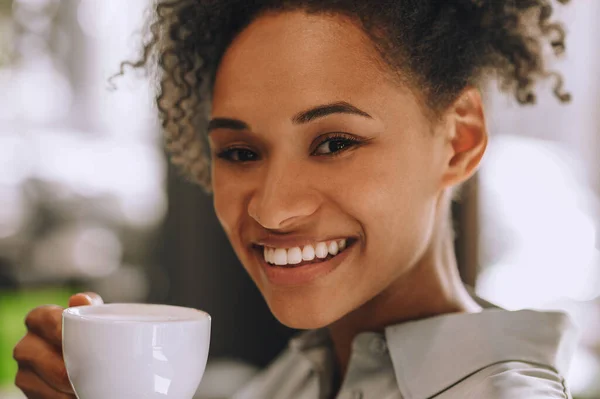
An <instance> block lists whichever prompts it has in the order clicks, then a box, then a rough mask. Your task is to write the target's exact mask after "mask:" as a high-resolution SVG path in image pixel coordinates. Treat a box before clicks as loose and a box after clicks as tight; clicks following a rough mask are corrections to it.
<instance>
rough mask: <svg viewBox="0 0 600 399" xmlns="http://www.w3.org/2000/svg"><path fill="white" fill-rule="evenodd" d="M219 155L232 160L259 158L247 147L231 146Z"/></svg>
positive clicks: (243, 160) (242, 160) (244, 160)
mask: <svg viewBox="0 0 600 399" xmlns="http://www.w3.org/2000/svg"><path fill="white" fill-rule="evenodd" d="M217 156H218V157H219V158H222V159H225V160H226V161H230V162H250V161H256V160H257V159H258V155H257V154H256V153H254V152H252V151H250V150H248V149H247V148H229V149H227V150H225V151H221V152H220V153H219V154H218V155H217Z"/></svg>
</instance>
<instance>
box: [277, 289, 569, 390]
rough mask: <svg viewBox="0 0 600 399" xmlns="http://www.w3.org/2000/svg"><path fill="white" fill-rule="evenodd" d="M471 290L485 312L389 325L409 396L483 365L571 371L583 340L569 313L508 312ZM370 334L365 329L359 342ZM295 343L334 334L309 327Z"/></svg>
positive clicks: (303, 347) (324, 340)
mask: <svg viewBox="0 0 600 399" xmlns="http://www.w3.org/2000/svg"><path fill="white" fill-rule="evenodd" d="M471 295H472V296H473V298H474V299H475V300H476V301H477V302H478V303H479V304H480V305H481V306H482V307H483V308H484V310H483V311H482V312H480V313H453V314H445V315H440V316H435V317H431V318H427V319H421V320H416V321H411V322H404V323H400V324H397V325H392V326H389V327H387V328H386V329H385V338H386V341H387V347H388V349H389V353H390V357H391V359H392V364H393V367H394V373H395V375H396V380H397V382H398V387H399V389H400V391H401V393H402V395H403V396H402V397H403V398H404V399H427V398H431V397H433V396H435V395H437V394H439V393H440V392H442V391H444V390H446V389H448V388H450V387H451V386H452V385H454V384H456V383H457V382H459V381H461V380H463V379H464V378H466V377H468V376H469V375H471V374H474V373H476V372H477V371H479V370H482V369H484V368H486V367H488V366H490V365H493V364H495V363H501V362H507V361H522V362H528V363H533V364H539V365H543V366H546V367H551V368H553V369H555V370H556V371H557V372H558V373H559V374H561V375H566V374H567V372H568V366H569V364H570V361H571V357H572V355H573V352H574V351H575V346H576V342H577V339H576V338H577V330H576V328H575V325H574V324H573V322H572V319H571V318H570V317H569V316H568V315H566V314H564V313H560V312H538V311H534V310H520V311H508V310H504V309H501V308H499V307H497V306H495V305H493V304H491V303H489V302H487V301H485V300H483V299H481V298H478V297H476V296H475V295H474V294H471ZM373 334H375V333H373ZM367 335H368V334H366V333H363V334H360V335H359V336H357V337H356V339H355V341H357V343H358V340H360V339H361V337H363V338H364V337H366V336H367ZM365 339H366V338H365ZM289 345H290V349H292V350H293V351H298V352H303V353H308V352H311V351H314V350H315V349H318V348H324V347H330V346H331V338H330V335H329V332H328V330H327V329H326V328H321V329H317V330H308V331H304V332H302V333H301V334H299V335H298V336H296V337H294V338H292V340H291V341H290V344H289Z"/></svg>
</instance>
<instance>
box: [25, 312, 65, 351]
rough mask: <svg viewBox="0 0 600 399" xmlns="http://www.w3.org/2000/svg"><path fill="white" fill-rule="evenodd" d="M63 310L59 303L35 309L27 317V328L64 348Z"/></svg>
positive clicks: (56, 345)
mask: <svg viewBox="0 0 600 399" xmlns="http://www.w3.org/2000/svg"><path fill="white" fill-rule="evenodd" d="M62 312H63V308H61V307H60V306H57V305H44V306H39V307H37V308H35V309H33V310H32V311H31V312H29V313H28V314H27V316H26V317H25V325H26V326H27V329H28V330H29V331H31V332H33V333H34V334H36V335H38V336H39V337H41V338H42V339H44V340H45V341H47V342H49V343H50V344H51V345H53V346H54V347H56V348H58V349H61V348H62Z"/></svg>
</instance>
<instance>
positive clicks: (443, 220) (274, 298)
mask: <svg viewBox="0 0 600 399" xmlns="http://www.w3.org/2000/svg"><path fill="white" fill-rule="evenodd" d="M275 54H276V56H274V55H275ZM377 60H378V55H377V53H376V52H375V50H374V49H373V46H372V45H371V44H370V42H369V41H368V39H367V38H366V37H365V35H364V33H363V32H362V31H361V30H360V28H359V27H358V26H356V25H355V24H354V23H352V21H350V20H349V19H347V18H344V17H340V16H316V15H313V16H308V15H305V14H303V13H301V12H293V13H285V14H276V15H268V16H263V17H260V18H258V19H257V20H256V21H254V22H253V23H252V24H251V25H250V26H249V27H248V28H246V29H245V30H244V31H243V32H242V33H241V34H240V35H239V36H238V37H237V38H236V39H235V40H234V42H233V43H232V44H231V46H230V47H229V49H228V50H227V52H226V54H225V56H224V57H223V60H222V62H221V64H220V66H219V69H218V71H217V79H216V84H215V89H214V93H213V94H214V96H213V103H212V106H213V107H212V115H211V117H212V118H230V119H236V120H239V121H242V122H243V123H244V124H246V125H248V127H249V129H248V128H243V129H239V128H232V127H217V128H215V129H214V130H212V131H211V133H210V135H209V141H210V145H211V150H212V152H213V157H212V162H213V164H212V172H213V176H212V181H213V191H214V206H215V211H216V213H217V216H218V218H219V220H220V222H221V224H222V226H223V228H224V230H225V232H226V233H227V236H228V238H229V240H230V241H231V243H232V246H233V248H234V250H235V252H236V254H237V255H238V257H239V259H240V260H241V262H242V264H243V266H244V268H245V269H246V270H247V271H248V273H249V275H250V277H251V278H252V279H253V280H254V282H255V283H256V285H257V286H258V288H259V290H260V291H261V293H262V294H263V296H264V297H265V300H266V302H267V304H268V305H269V307H270V309H271V311H272V312H273V314H274V315H275V316H276V317H277V318H278V319H279V320H280V321H281V322H282V323H283V324H286V325H288V326H291V327H295V328H301V329H308V328H320V327H325V326H327V327H328V328H329V330H330V332H331V337H332V339H333V343H334V349H335V355H336V360H337V365H338V370H337V372H338V375H342V376H343V375H344V374H345V372H346V369H347V367H348V362H349V358H350V351H351V343H352V340H353V338H354V337H355V336H356V335H357V334H358V333H360V332H363V331H382V330H383V329H384V328H385V327H386V326H389V325H391V324H397V323H401V322H404V321H409V320H416V319H421V318H425V317H430V316H435V315H440V314H447V313H456V312H478V311H480V310H481V308H480V307H479V306H478V305H477V304H476V303H475V302H474V301H473V300H472V299H471V298H470V296H469V295H468V293H467V292H466V290H465V288H464V286H463V284H462V282H461V280H460V277H459V275H458V272H457V265H456V256H455V254H454V249H453V242H452V235H451V234H450V233H451V228H450V226H449V224H448V221H449V219H450V218H449V213H448V212H449V205H450V191H449V190H450V189H451V188H452V187H454V186H456V185H458V184H460V183H462V182H464V181H466V180H467V179H468V178H469V177H470V176H471V175H473V173H474V172H475V170H476V168H477V166H478V165H479V162H480V160H481V158H482V157H483V154H484V152H485V148H486V145H487V130H486V125H485V118H484V111H483V105H482V101H481V97H480V95H479V92H478V91H477V89H475V88H472V87H467V88H465V89H464V90H463V91H462V92H461V93H460V95H459V96H458V97H457V98H456V100H455V101H454V102H453V103H452V104H451V105H450V106H448V107H447V108H446V109H444V110H443V111H442V112H441V114H440V115H439V117H438V118H432V117H431V113H430V112H427V109H426V106H425V105H424V104H425V103H424V101H423V99H422V96H421V95H420V94H419V91H418V88H414V87H407V86H403V85H401V84H399V83H397V81H395V80H394V79H392V78H391V77H390V75H389V73H388V72H386V70H385V67H383V66H382V64H381V63H380V62H378V61H377ZM336 102H345V103H347V104H352V105H353V106H354V107H356V108H357V109H360V110H361V111H362V112H363V113H364V114H367V115H368V116H365V115H360V114H358V113H348V112H336V113H332V114H328V115H326V116H323V117H319V118H315V119H313V120H311V121H308V122H306V123H301V124H298V123H294V122H293V119H294V116H296V115H298V114H299V113H301V112H303V111H306V110H308V109H312V108H314V107H317V106H320V105H323V104H331V103H336ZM332 133H336V134H338V133H341V134H343V137H345V138H346V139H347V138H348V137H351V138H353V139H355V141H352V142H351V144H349V143H348V142H345V145H342V146H341V150H339V151H338V149H339V148H338V146H332V145H331V144H332V143H331V140H332V138H331V134H332ZM328 140H329V141H328ZM336 140H338V144H340V143H341V142H339V140H340V139H339V138H336ZM233 147H235V148H243V149H244V150H245V151H250V152H251V153H253V154H254V155H256V156H257V157H256V158H255V161H253V163H243V164H240V163H236V162H235V159H239V158H237V157H238V156H239V155H240V154H239V153H235V154H236V155H235V156H234V157H233V158H234V159H232V158H229V159H225V158H222V157H218V156H217V155H218V154H219V153H222V152H223V150H226V149H231V148H233ZM332 148H334V149H335V152H336V155H335V156H333V153H334V151H333V150H332ZM338 152H339V154H337V153H338ZM245 154H248V153H245ZM230 155H231V153H230ZM265 234H267V235H268V234H271V235H277V236H279V237H281V236H283V237H291V239H293V237H297V236H302V237H304V239H308V240H313V241H315V242H318V241H319V240H321V239H322V238H324V237H335V238H340V239H341V238H346V237H353V238H355V239H356V240H357V241H356V243H355V244H354V245H353V246H352V247H350V248H348V250H349V251H351V252H350V253H349V256H348V257H347V258H346V260H345V261H344V262H342V263H341V264H340V265H339V266H338V267H336V268H335V269H334V270H332V271H331V272H329V273H327V274H325V275H320V276H317V277H316V278H314V279H313V280H311V281H309V282H306V283H304V284H300V285H296V286H279V285H277V284H273V283H271V282H270V281H269V279H268V278H267V277H266V276H265V274H264V270H263V266H262V265H261V263H260V262H259V260H258V258H257V257H256V253H255V252H254V250H253V249H252V248H251V244H252V241H253V240H254V239H256V238H257V237H259V236H264V235H265ZM391 238H393V241H392V240H391ZM390 242H393V244H394V245H390ZM348 293H352V295H348ZM92 300H93V301H96V303H98V302H100V301H101V299H100V298H99V297H98V296H96V295H94V294H90V295H88V296H86V295H80V296H77V297H75V298H74V299H72V301H71V303H69V305H70V306H73V305H78V304H79V305H81V304H84V303H89V302H91V301H92ZM61 311H62V308H60V307H53V306H45V307H41V308H37V309H35V310H34V311H32V313H30V315H29V316H28V318H27V325H28V330H29V332H28V334H27V335H26V336H25V338H24V339H23V340H22V341H21V342H20V343H19V344H18V345H17V347H16V348H15V358H16V359H17V361H18V362H19V366H20V370H19V374H18V375H17V386H19V387H20V388H21V389H22V390H23V391H24V392H25V393H26V395H27V396H28V397H29V398H45V399H47V398H73V397H74V396H73V392H72V390H71V388H70V386H69V384H68V380H67V378H66V372H65V371H64V362H63V360H62V357H61V356H60V351H59V348H60V345H61V342H60V312H61ZM338 385H339V381H338ZM337 388H339V387H336V391H337Z"/></svg>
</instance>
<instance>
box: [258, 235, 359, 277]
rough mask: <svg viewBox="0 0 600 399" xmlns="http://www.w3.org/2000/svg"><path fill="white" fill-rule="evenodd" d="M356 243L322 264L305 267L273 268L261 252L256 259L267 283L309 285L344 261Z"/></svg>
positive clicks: (311, 264)
mask: <svg viewBox="0 0 600 399" xmlns="http://www.w3.org/2000/svg"><path fill="white" fill-rule="evenodd" d="M354 244H356V242H354V243H353V244H352V245H350V246H348V247H346V249H344V251H342V252H341V253H339V254H338V255H336V256H334V257H333V258H331V259H329V260H326V261H324V262H318V263H310V264H307V265H305V266H296V267H285V266H273V265H271V264H269V263H267V262H266V261H265V258H264V257H263V255H262V251H261V252H260V253H259V252H258V251H256V254H257V258H258V259H259V262H260V263H261V264H262V266H263V270H264V271H265V274H266V276H267V278H268V279H269V282H271V284H274V285H280V286H295V285H303V284H307V283H310V282H311V281H313V280H315V279H317V278H319V277H322V276H325V275H327V274H329V273H330V272H332V271H333V270H334V269H335V268H337V267H338V266H339V265H340V264H341V263H342V262H343V261H344V260H346V259H347V258H348V256H350V252H351V251H352V250H353V249H354V247H355V245H354Z"/></svg>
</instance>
